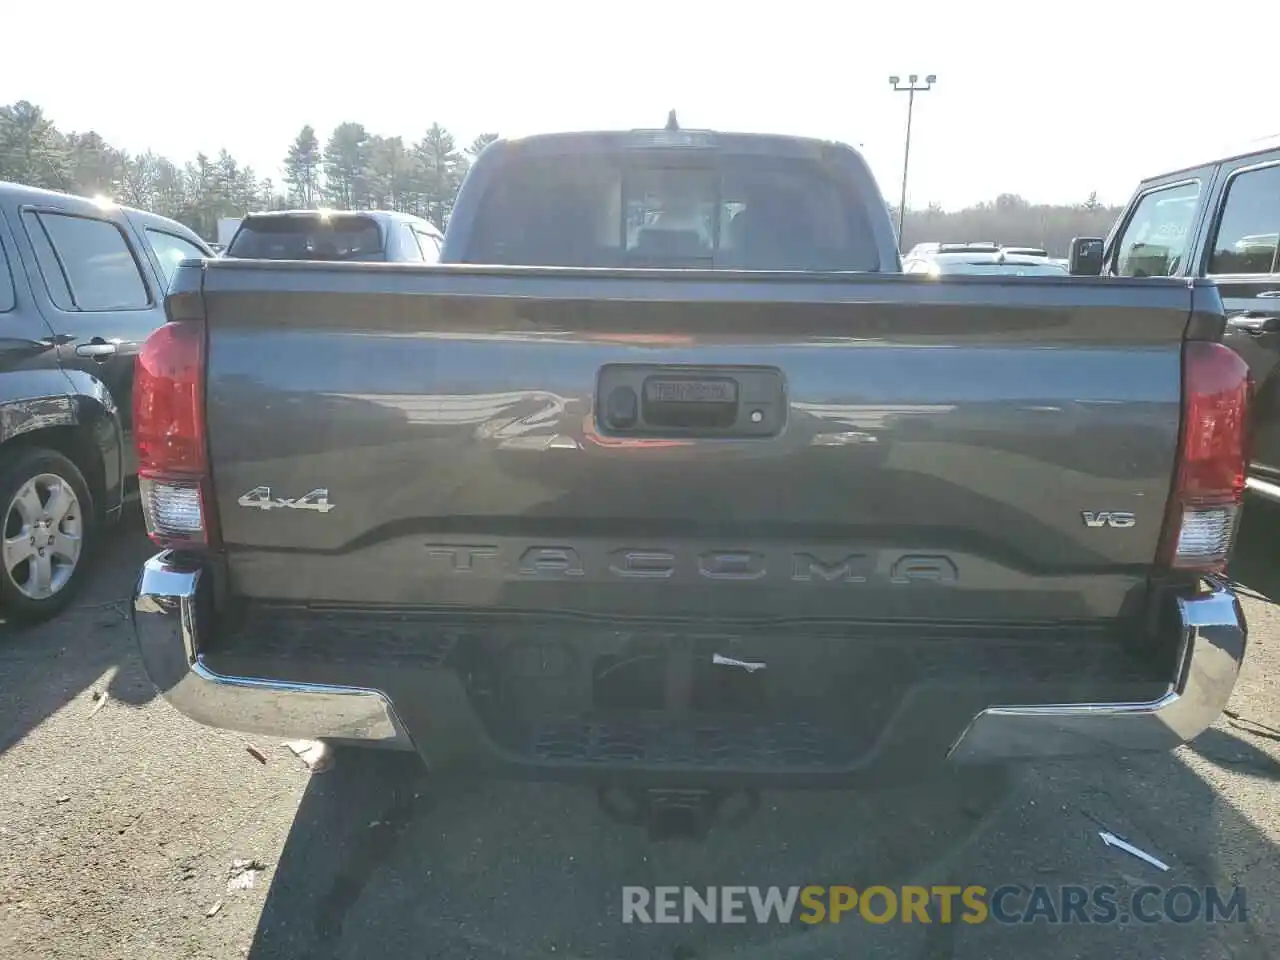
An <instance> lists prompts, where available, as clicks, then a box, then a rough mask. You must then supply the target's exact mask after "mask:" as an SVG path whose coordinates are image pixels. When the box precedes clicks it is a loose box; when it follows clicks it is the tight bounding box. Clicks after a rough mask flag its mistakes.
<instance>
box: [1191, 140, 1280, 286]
mask: <svg viewBox="0 0 1280 960" xmlns="http://www.w3.org/2000/svg"><path fill="white" fill-rule="evenodd" d="M1225 195H1226V199H1225V201H1224V203H1223V205H1222V216H1221V218H1220V219H1219V221H1218V225H1217V228H1216V229H1215V231H1214V233H1213V240H1212V242H1211V243H1210V244H1209V262H1208V265H1207V268H1206V273H1207V274H1208V275H1209V276H1231V275H1242V274H1276V273H1280V164H1277V165H1272V166H1268V167H1259V168H1257V169H1253V170H1241V171H1239V172H1238V173H1235V174H1233V175H1232V176H1231V178H1230V179H1229V180H1228V181H1227V187H1226V190H1225Z"/></svg>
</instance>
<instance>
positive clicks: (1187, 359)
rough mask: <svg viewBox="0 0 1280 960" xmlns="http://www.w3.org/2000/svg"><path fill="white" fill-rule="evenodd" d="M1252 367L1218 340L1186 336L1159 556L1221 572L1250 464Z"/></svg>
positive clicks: (1189, 566) (1187, 566)
mask: <svg viewBox="0 0 1280 960" xmlns="http://www.w3.org/2000/svg"><path fill="white" fill-rule="evenodd" d="M1249 392H1250V380H1249V368H1248V365H1247V364H1246V363H1245V362H1244V361H1243V360H1242V359H1241V358H1240V355H1239V354H1237V353H1236V352H1235V351H1234V350H1232V349H1231V348H1229V347H1226V346H1223V345H1222V344H1220V343H1210V342H1203V341H1190V342H1188V343H1187V344H1186V345H1185V347H1184V348H1183V359H1182V437H1181V442H1180V443H1179V450H1178V466H1177V473H1176V475H1175V477H1174V484H1173V491H1172V495H1171V496H1170V498H1169V512H1168V515H1167V517H1166V519H1165V529H1164V542H1163V545H1162V547H1163V548H1162V551H1161V560H1162V561H1163V562H1164V563H1165V564H1167V565H1168V566H1170V567H1174V568H1177V569H1180V570H1195V571H1200V572H1202V573H1215V574H1216V573H1223V572H1224V571H1225V570H1226V566H1227V559H1228V557H1229V556H1230V553H1231V543H1232V539H1233V538H1234V536H1235V529H1236V522H1237V520H1238V517H1239V513H1240V504H1241V503H1242V502H1243V500H1244V488H1245V477H1246V473H1247V470H1248V443H1247V436H1248V427H1247V414H1248V403H1249Z"/></svg>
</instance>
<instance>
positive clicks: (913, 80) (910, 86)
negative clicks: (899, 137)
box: [889, 73, 938, 246]
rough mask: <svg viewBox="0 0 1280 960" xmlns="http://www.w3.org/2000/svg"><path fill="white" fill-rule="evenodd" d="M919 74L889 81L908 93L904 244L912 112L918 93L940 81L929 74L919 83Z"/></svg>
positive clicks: (902, 209)
mask: <svg viewBox="0 0 1280 960" xmlns="http://www.w3.org/2000/svg"><path fill="white" fill-rule="evenodd" d="M919 80H920V76H919V74H915V73H913V74H910V75H909V76H908V77H907V85H906V86H905V87H904V86H903V85H902V78H901V77H890V78H889V83H890V84H892V85H893V89H894V90H895V91H897V92H898V93H905V94H906V95H907V146H906V149H905V150H903V152H902V202H901V203H899V204H898V245H899V246H901V245H902V222H903V218H905V217H906V215H907V166H908V164H910V162H911V114H912V113H913V112H914V111H915V106H916V94H917V93H924V92H925V91H926V90H932V89H933V85H934V84H935V83H937V82H938V78H937V76H936V75H935V74H932V73H931V74H929V75H928V76H927V77H925V78H924V85H923V86H921V85H920V83H919Z"/></svg>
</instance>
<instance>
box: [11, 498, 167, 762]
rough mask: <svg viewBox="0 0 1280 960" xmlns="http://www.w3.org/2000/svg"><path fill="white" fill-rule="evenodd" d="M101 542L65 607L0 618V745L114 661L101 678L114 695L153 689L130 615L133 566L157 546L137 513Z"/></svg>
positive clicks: (134, 697) (135, 699)
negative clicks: (22, 622)
mask: <svg viewBox="0 0 1280 960" xmlns="http://www.w3.org/2000/svg"><path fill="white" fill-rule="evenodd" d="M100 547H101V549H100V550H99V552H98V556H97V557H95V558H94V569H93V570H92V576H91V577H90V578H89V580H88V581H87V582H86V584H85V586H84V589H83V590H82V591H81V592H80V595H79V596H78V597H77V598H76V600H75V603H74V604H73V605H72V606H71V607H70V608H69V609H67V610H65V611H64V612H63V613H62V614H60V615H59V616H58V617H56V618H54V619H53V620H51V621H49V622H48V623H43V624H39V625H37V626H32V627H19V626H16V625H14V624H8V623H0V673H2V674H3V677H4V690H5V693H4V697H3V700H4V701H5V704H4V707H3V709H2V710H0V753H3V752H4V751H5V750H8V749H9V747H11V746H13V744H15V743H17V742H18V741H19V740H21V739H22V738H23V737H24V736H26V734H27V732H28V731H29V730H31V729H33V728H34V727H36V726H37V725H38V724H40V723H42V722H43V721H44V720H45V719H46V718H48V717H49V716H50V715H51V714H52V713H54V712H55V711H57V710H59V709H61V708H62V707H63V706H64V705H66V704H67V703H69V702H71V701H72V700H73V699H75V698H76V697H81V696H83V697H86V698H90V697H91V696H92V693H93V692H95V691H93V690H91V689H90V688H91V687H93V685H94V684H96V683H97V682H98V681H99V680H100V678H102V677H103V676H104V675H105V674H106V673H107V672H108V671H111V670H112V668H115V669H114V671H113V673H112V676H111V678H110V680H109V681H108V682H107V683H106V685H105V692H106V693H107V695H108V696H109V697H111V698H112V699H115V700H119V701H122V702H125V703H129V704H134V705H137V704H143V703H146V702H148V701H149V700H151V699H152V698H153V697H154V696H155V687H154V686H152V684H151V683H150V681H149V680H148V679H147V677H146V674H145V673H144V672H143V670H142V664H141V662H140V661H139V659H138V657H137V654H136V653H135V651H134V644H133V637H132V631H131V630H130V627H129V621H128V614H129V599H130V597H131V594H132V591H133V586H134V583H135V581H136V580H137V576H138V571H139V570H140V569H141V567H142V563H143V561H144V560H145V559H146V558H147V557H148V556H150V555H151V554H152V553H154V552H155V548H154V547H152V545H151V543H150V542H149V541H148V540H147V538H146V535H145V533H144V532H143V530H142V526H141V520H140V518H130V520H128V521H127V522H125V523H122V524H121V525H120V526H119V527H116V528H115V529H113V530H111V531H109V532H108V533H107V535H106V537H105V538H104V539H103V541H102V543H101V544H100ZM96 692H102V691H101V690H98V691H96ZM87 709H91V704H87Z"/></svg>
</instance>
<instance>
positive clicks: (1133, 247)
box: [1071, 138, 1280, 502]
mask: <svg viewBox="0 0 1280 960" xmlns="http://www.w3.org/2000/svg"><path fill="white" fill-rule="evenodd" d="M1071 272H1072V273H1075V274H1079V275H1085V276H1096V275H1098V274H1101V275H1102V276H1105V277H1208V278H1209V279H1211V280H1213V281H1214V282H1215V283H1216V284H1217V285H1218V288H1219V289H1220V290H1221V292H1222V299H1223V303H1224V304H1225V306H1226V311H1227V332H1226V337H1225V340H1224V342H1225V343H1227V344H1228V345H1229V346H1231V347H1232V348H1234V349H1235V350H1236V351H1237V352H1238V353H1239V354H1240V356H1241V357H1243V358H1244V360H1245V362H1246V363H1248V364H1249V370H1250V372H1251V373H1252V375H1253V379H1254V383H1255V390H1256V393H1255V396H1254V401H1253V404H1252V407H1251V409H1252V413H1251V417H1252V422H1251V429H1252V435H1253V454H1252V462H1251V464H1250V466H1249V479H1248V485H1249V489H1250V490H1252V491H1253V492H1254V493H1256V494H1258V495H1260V496H1263V497H1266V498H1267V499H1269V500H1272V501H1276V502H1280V139H1277V138H1270V139H1269V140H1268V141H1267V142H1265V143H1260V144H1255V145H1253V146H1251V147H1250V148H1248V149H1245V150H1242V151H1241V152H1239V153H1234V154H1232V155H1230V156H1227V157H1225V158H1222V159H1217V160H1212V161H1209V162H1207V163H1202V164H1199V165H1197V166H1192V167H1185V168H1182V169H1179V170H1173V171H1170V172H1168V173H1162V174H1160V175H1158V176H1154V177H1149V178H1148V179H1146V180H1144V181H1142V183H1141V184H1139V185H1138V189H1137V190H1136V191H1135V192H1134V195H1133V197H1132V199H1131V200H1130V201H1129V204H1128V207H1127V208H1126V209H1125V212H1124V214H1123V215H1122V216H1121V217H1120V219H1119V220H1118V221H1117V222H1116V225H1115V227H1114V228H1113V229H1112V231H1111V234H1110V236H1108V237H1107V238H1106V239H1105V240H1103V239H1101V238H1096V237H1095V238H1080V239H1077V240H1075V241H1074V242H1073V243H1072V257H1071Z"/></svg>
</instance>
